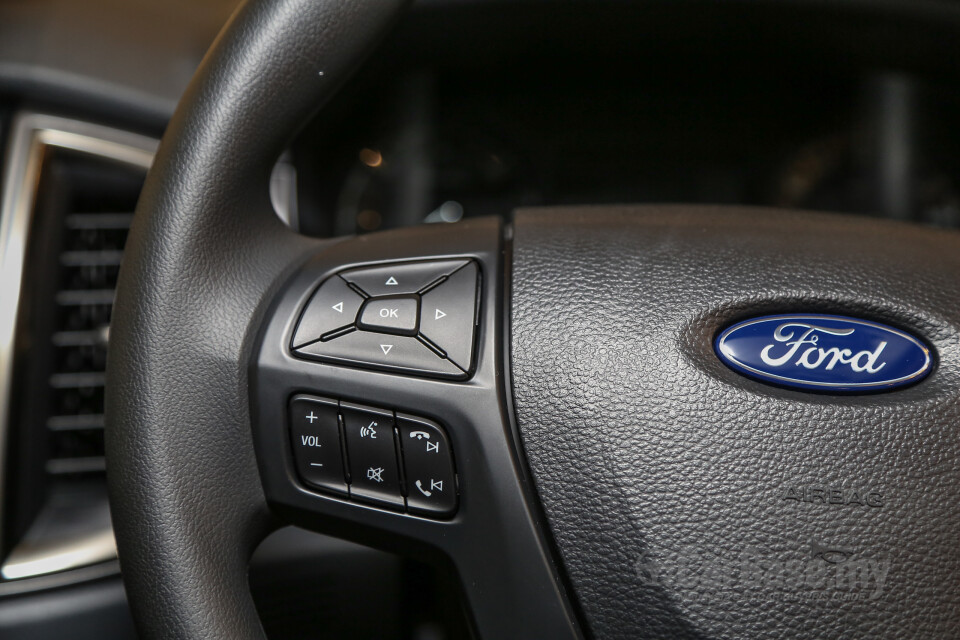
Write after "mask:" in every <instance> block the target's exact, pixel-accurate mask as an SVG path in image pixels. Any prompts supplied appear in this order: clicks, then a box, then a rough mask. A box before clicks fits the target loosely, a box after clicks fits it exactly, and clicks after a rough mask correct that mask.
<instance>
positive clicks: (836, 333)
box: [714, 314, 933, 393]
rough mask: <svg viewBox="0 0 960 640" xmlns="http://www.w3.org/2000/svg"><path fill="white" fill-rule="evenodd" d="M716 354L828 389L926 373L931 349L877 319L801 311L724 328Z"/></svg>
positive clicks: (755, 372) (862, 387) (784, 380)
mask: <svg viewBox="0 0 960 640" xmlns="http://www.w3.org/2000/svg"><path fill="white" fill-rule="evenodd" d="M714 349H715V350H716V352H717V355H718V356H719V357H720V359H721V360H723V362H724V363H726V364H727V365H728V366H729V367H730V368H732V369H733V370H734V371H736V372H738V373H742V374H744V375H747V376H750V377H751V378H756V379H758V380H760V381H762V382H768V383H770V384H776V385H781V386H785V387H794V388H797V389H807V390H817V391H825V392H846V393H851V392H858V391H859V392H864V393H866V392H870V391H883V390H889V389H895V388H897V387H901V386H903V385H907V384H911V383H914V382H917V381H918V380H921V379H923V377H924V376H926V375H927V374H928V373H930V369H931V368H932V366H933V358H932V356H931V354H930V349H929V347H927V346H926V345H925V344H924V343H923V342H921V341H920V340H918V339H917V338H914V337H913V336H911V335H909V334H907V333H904V332H903V331H900V330H899V329H894V328H893V327H888V326H886V325H883V324H879V323H877V322H868V321H866V320H857V319H856V318H847V317H845V316H832V315H815V314H798V315H781V316H764V317H761V318H753V319H751V320H745V321H743V322H739V323H737V324H735V325H733V326H732V327H728V328H727V329H726V330H725V331H723V333H721V334H720V335H719V336H718V337H717V339H716V341H715V343H714Z"/></svg>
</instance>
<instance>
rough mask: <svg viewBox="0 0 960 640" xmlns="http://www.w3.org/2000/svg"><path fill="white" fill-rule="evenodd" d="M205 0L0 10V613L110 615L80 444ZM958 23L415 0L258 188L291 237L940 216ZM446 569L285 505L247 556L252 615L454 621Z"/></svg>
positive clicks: (105, 520)
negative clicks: (308, 522) (777, 211)
mask: <svg viewBox="0 0 960 640" xmlns="http://www.w3.org/2000/svg"><path fill="white" fill-rule="evenodd" d="M235 4H236V3H235V2H233V1H232V0H204V1H202V2H195V1H188V0H171V1H167V2H148V1H146V0H135V1H131V0H128V1H121V0H83V1H77V0H73V1H66V0H64V1H58V0H34V1H18V0H15V1H13V2H6V3H4V4H3V5H2V6H0V142H2V144H3V147H4V156H3V157H4V160H3V182H2V189H3V193H2V198H3V200H2V202H3V204H2V210H0V215H2V218H0V263H2V265H3V273H2V280H0V293H2V297H3V307H4V308H3V309H0V342H2V344H0V635H2V636H3V637H5V638H7V637H9V638H20V637H24V638H26V637H31V638H33V639H34V640H36V639H37V638H47V637H51V638H52V637H62V635H63V631H64V629H70V630H71V633H70V635H71V637H77V638H95V637H96V638H105V637H106V638H132V637H134V631H133V626H132V622H131V619H130V616H129V612H128V609H127V606H126V601H125V596H124V593H123V588H122V584H121V582H120V578H119V575H120V567H119V564H118V562H117V560H116V548H115V545H114V543H113V538H112V531H111V525H110V514H109V507H108V503H107V494H106V485H105V473H107V472H108V470H109V460H106V459H105V457H104V454H103V432H104V429H105V428H108V427H107V426H105V425H104V423H103V418H102V415H103V393H104V367H105V355H106V350H107V347H108V345H109V321H110V308H111V304H112V299H113V297H112V296H113V288H114V287H115V284H116V278H117V272H118V270H119V268H120V263H121V260H122V257H123V247H124V242H125V239H126V233H127V230H128V228H129V225H130V220H131V217H132V212H133V209H134V207H135V205H136V201H137V197H138V195H139V191H140V188H141V186H142V184H143V179H144V176H145V175H146V171H147V170H148V169H149V166H150V163H151V161H152V158H153V154H154V153H155V151H156V148H157V145H158V144H159V140H160V138H161V137H162V133H163V130H164V127H165V126H166V124H167V122H168V121H169V119H170V117H171V116H172V114H173V112H174V109H175V106H176V103H177V100H178V99H179V96H180V95H181V94H182V93H183V92H184V91H185V90H187V87H188V83H189V80H190V77H191V75H192V73H193V70H194V69H195V68H196V66H197V64H198V63H199V61H200V59H201V58H202V56H203V54H204V52H205V51H206V49H207V47H208V46H209V44H210V43H211V42H212V41H213V39H214V37H215V36H216V33H217V31H218V30H219V29H220V27H221V26H222V25H223V24H224V23H225V22H226V20H227V19H228V18H229V15H230V14H231V12H232V11H233V10H234V8H235ZM958 35H960V5H958V4H956V3H954V2H948V1H934V0H930V1H924V2H908V1H904V2H897V1H892V0H891V1H885V0H884V1H877V2H855V1H849V2H847V1H844V2H834V3H822V2H812V1H811V2H801V1H797V2H788V3H777V2H756V3H750V2H684V3H667V2H635V3H625V2H613V1H610V2H607V1H604V2H574V1H566V2H537V1H523V0H514V1H504V0H497V1H486V2H485V1H480V0H477V1H469V0H428V1H424V2H419V3H417V4H416V5H415V7H414V10H413V11H412V12H411V13H410V14H409V15H408V16H407V17H405V18H404V20H403V22H402V24H400V25H399V27H398V28H397V30H396V31H395V33H393V34H392V35H391V36H390V38H389V40H388V41H387V42H385V43H384V44H383V45H382V46H381V47H380V48H379V49H378V50H377V51H376V52H375V53H374V55H373V57H372V58H371V60H370V61H369V62H368V64H366V65H365V66H364V67H363V69H362V70H360V72H359V73H358V74H357V75H356V76H355V77H354V78H353V79H351V80H350V81H349V82H348V84H347V85H346V86H345V87H344V88H343V90H342V91H341V92H340V93H339V94H338V95H337V97H336V98H335V99H334V100H333V101H331V102H330V103H329V104H326V105H317V107H318V110H319V111H318V114H317V116H316V117H315V118H314V119H313V120H312V122H311V123H310V124H309V125H308V126H307V127H306V128H305V129H303V130H302V131H301V132H300V133H299V134H298V135H297V136H296V138H295V139H293V140H291V141H290V144H289V146H288V148H287V150H286V151H285V153H284V154H283V155H282V156H281V157H280V158H279V159H278V161H277V164H276V167H275V169H274V173H273V179H272V182H271V198H272V200H273V203H274V207H275V209H276V211H277V214H278V215H279V216H280V217H281V218H282V219H283V220H284V221H285V222H286V223H287V224H289V225H290V226H291V227H293V228H295V229H297V230H298V231H300V232H301V233H304V234H307V235H312V236H317V237H340V236H348V235H354V234H361V235H362V234H366V233H371V232H375V231H379V230H385V229H394V228H399V227H407V226H414V225H419V224H446V223H452V222H457V221H459V220H462V219H465V218H471V217H480V216H490V215H493V216H502V217H504V218H506V219H509V217H510V215H511V212H512V211H513V210H515V209H517V208H519V207H527V206H540V205H567V204H570V205H575V204H583V203H591V204H605V203H609V204H613V203H645V202H683V203H710V204H740V205H757V206H770V207H781V208H792V209H798V208H799V209H813V210H823V211H832V212H837V213H838V214H851V215H866V216H874V217H881V218H891V219H898V220H908V221H913V222H916V223H920V224H924V225H929V226H934V227H943V228H960V122H958V121H957V118H956V117H955V114H956V113H957V111H958V107H960V91H958V87H960V84H958V82H957V80H958V75H960V69H958V65H957V62H956V55H955V51H954V49H955V42H956V38H957V37H958ZM321 107H322V109H321ZM324 357H325V356H324ZM462 368H463V367H462ZM463 369H464V370H466V369H469V363H468V364H467V365H466V367H465V368H463ZM459 373H461V371H459V370H458V371H456V372H454V374H459ZM305 401H309V402H314V403H317V404H316V406H322V405H324V402H327V403H328V404H329V401H328V400H324V399H306V400H305ZM334 404H335V401H334ZM305 406H306V405H305ZM310 406H314V405H310ZM430 428H436V427H430ZM437 433H438V434H440V433H441V432H439V431H438V432H437ZM305 464H309V461H308V462H306V463H305ZM451 465H452V462H451ZM451 473H452V472H451ZM328 489H330V487H328ZM331 490H334V491H336V490H337V488H336V487H333V488H332V489H331ZM425 495H427V494H425ZM372 499H373V500H374V501H375V500H378V499H379V500H381V502H382V501H384V499H383V498H382V496H381V497H379V498H378V497H377V496H374V497H373V498H372ZM387 502H389V500H387ZM451 508H452V507H451ZM305 554H306V556H307V557H309V558H311V560H309V561H306V562H305V561H304V556H305ZM451 584H452V577H451V576H450V575H448V574H447V573H445V570H444V568H442V567H433V566H430V565H426V564H423V563H421V562H419V561H416V560H413V559H409V558H404V557H401V556H398V555H393V554H390V553H386V552H383V551H374V550H372V549H367V548H365V547H361V546H358V545H355V544H350V543H346V542H342V541H338V540H336V539H333V538H327V537H323V536H318V535H314V534H309V533H306V532H304V531H299V530H295V529H285V530H283V531H281V532H279V533H278V534H275V535H274V536H273V537H272V538H271V539H269V540H268V541H267V542H266V543H265V544H264V545H263V547H262V548H261V550H260V551H259V552H258V555H257V557H256V558H255V561H254V564H253V566H252V567H251V585H252V589H253V592H254V595H255V599H256V601H257V604H258V608H259V611H260V614H261V617H262V619H263V620H264V624H265V626H266V628H267V631H268V632H269V633H270V634H271V637H278V638H280V637H283V638H300V637H303V638H307V637H311V638H319V637H351V638H423V639H427V638H445V637H449V638H455V637H462V636H463V635H465V634H466V631H465V629H466V628H467V626H468V623H467V621H465V619H464V613H463V611H462V610H461V603H460V602H459V600H458V598H457V595H456V592H455V589H451V588H450V585H451ZM372 602H373V603H377V606H378V611H379V615H378V616H377V617H375V618H374V617H371V616H369V615H368V614H367V611H368V607H369V605H368V603H372Z"/></svg>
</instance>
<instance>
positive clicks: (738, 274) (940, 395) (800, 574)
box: [511, 206, 960, 639]
mask: <svg viewBox="0 0 960 640" xmlns="http://www.w3.org/2000/svg"><path fill="white" fill-rule="evenodd" d="M512 260H513V282H512V303H511V304H512V319H511V331H512V337H511V351H512V366H513V385H514V395H515V405H516V415H517V422H518V425H519V429H520V432H521V435H522V441H523V446H524V449H525V451H526V454H527V456H528V458H529V463H530V466H531V468H532V472H533V476H534V478H535V481H536V485H537V488H538V491H539V494H540V496H541V499H542V502H543V506H544V509H545V512H546V516H547V520H548V521H549V526H550V530H551V533H552V536H553V538H554V539H555V541H556V544H557V547H558V549H559V552H560V555H561V557H562V562H563V564H564V567H565V570H566V572H567V574H568V577H569V580H570V583H571V584H572V586H573V589H574V591H575V592H576V596H577V600H578V602H579V606H580V607H581V610H582V612H583V615H584V618H585V620H586V622H587V625H588V627H589V632H590V633H591V634H592V635H593V636H595V637H597V638H604V639H608V638H614V639H616V638H638V637H649V638H667V637H670V638H758V637H764V638H881V637H887V638H893V637H911V638H944V637H956V634H957V632H958V629H960V580H958V578H957V576H958V575H960V545H958V536H957V531H958V530H960V500H958V498H957V487H958V486H960V368H958V358H960V235H958V234H957V233H955V232H952V231H943V230H934V229H926V228H920V227H916V226H908V225H905V224H898V223H891V222H882V221H877V220H870V219H866V218H858V217H849V216H833V215H819V214H802V213H784V212H778V211H771V210H749V209H734V208H698V207H660V206H649V207H637V208H596V209H591V208H574V209H569V210H549V209H546V210H525V211H520V212H518V213H517V215H516V220H515V224H514V242H513V258H512ZM801 311H802V312H807V311H811V312H824V313H829V312H832V313H842V314H846V315H851V316H855V317H863V318H868V319H875V320H878V321H881V322H885V323H888V324H890V325H894V326H898V327H901V328H903V329H905V330H907V331H909V332H911V333H913V334H915V335H918V336H920V337H922V338H924V339H925V340H927V341H929V343H930V344H931V345H932V346H933V349H934V351H935V352H936V357H937V359H938V365H937V368H936V370H935V371H934V372H933V373H932V374H931V375H930V376H929V378H927V379H926V380H925V381H923V382H921V383H920V384H917V385H916V386H913V387H910V388H907V389H904V390H900V391H896V392H892V393H880V394H876V395H861V396H844V397H841V396H831V395H817V394H810V393H801V392H796V391H789V390H785V389H779V388H776V387H772V386H767V385H764V384H762V383H759V382H755V381H752V380H749V379H747V378H744V377H742V376H740V375H738V374H736V373H734V372H733V371H732V370H730V369H728V368H727V367H725V366H724V365H723V364H722V363H721V362H720V361H719V360H718V359H717V357H716V356H715V355H714V353H713V349H712V342H713V339H714V337H715V336H716V334H717V333H718V332H719V331H720V330H721V329H722V328H724V327H726V326H727V325H729V324H730V323H732V322H734V321H737V320H740V319H744V318H747V317H751V316H754V315H763V314H766V313H780V312H801ZM811 486H814V487H821V488H824V489H825V490H830V489H831V488H840V489H841V490H843V491H849V490H851V489H856V490H858V491H859V492H862V493H866V492H878V493H880V494H882V496H883V497H882V502H883V504H882V507H879V508H874V507H869V506H864V505H857V504H856V503H853V504H821V503H820V502H819V501H814V502H813V503H806V502H799V501H796V500H790V499H784V496H785V495H786V492H787V491H788V490H789V489H790V488H791V487H793V488H801V487H811Z"/></svg>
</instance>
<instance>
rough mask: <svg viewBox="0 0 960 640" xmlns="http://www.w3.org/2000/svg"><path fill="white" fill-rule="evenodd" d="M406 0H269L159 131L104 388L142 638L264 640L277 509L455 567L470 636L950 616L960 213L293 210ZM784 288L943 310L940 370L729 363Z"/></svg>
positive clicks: (958, 612) (825, 300)
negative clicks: (307, 219) (905, 373)
mask: <svg viewBox="0 0 960 640" xmlns="http://www.w3.org/2000/svg"><path fill="white" fill-rule="evenodd" d="M402 4H403V3H402V2H401V1H400V0H349V1H347V0H343V1H335V0H323V1H321V0H270V1H268V0H251V1H249V2H247V3H246V4H245V5H243V6H242V7H241V8H240V9H239V10H238V12H237V13H236V14H235V15H234V16H233V18H232V19H231V21H230V23H229V25H228V26H227V27H226V28H225V30H224V32H223V33H222V34H221V35H220V37H219V38H218V39H217V41H216V43H215V44H214V46H213V48H212V50H211V51H210V53H209V54H208V55H207V57H206V58H205V60H204V62H203V63H202V66H201V68H200V69H199V71H198V72H197V75H196V77H195V79H194V81H193V82H192V84H191V86H190V88H189V89H188V91H187V92H186V94H185V96H184V98H183V100H182V102H181V104H180V107H179V109H178V110H177V112H176V115H175V116H174V118H173V120H172V122H171V123H170V126H169V129H168V130H167V133H166V136H165V138H164V140H163V143H162V144H161V147H160V151H159V153H158V155H157V159H156V162H155V165H154V167H153V169H152V170H151V172H150V175H149V177H148V179H147V182H146V185H145V187H144V191H143V195H142V197H141V200H140V203H139V206H138V208H137V213H136V217H135V222H134V225H133V229H132V231H131V235H130V240H129V249H128V252H127V256H126V258H125V263H124V265H123V269H122V273H121V276H120V285H119V289H118V294H117V301H116V307H115V311H114V319H113V325H112V329H111V346H110V356H109V367H108V369H109V373H108V378H109V380H108V386H107V389H108V399H107V405H108V406H107V416H108V430H107V446H108V460H109V482H110V494H111V503H112V510H113V520H114V523H115V527H116V534H117V541H118V546H119V552H120V559H121V563H122V567H123V576H124V580H125V583H126V587H127V591H128V594H129V598H130V601H131V606H132V609H133V612H134V617H135V619H136V621H137V623H138V627H139V630H140V633H141V635H142V637H144V638H184V639H188V638H189V639H197V638H213V637H218V638H231V639H254V638H261V637H263V630H262V627H261V625H260V622H259V620H258V617H257V614H256V611H255V608H254V604H253V601H252V598H251V596H250V593H249V587H248V584H247V565H248V561H249V559H250V556H251V554H252V552H253V549H254V548H255V547H256V545H257V544H258V543H259V542H260V541H261V540H262V539H263V538H264V537H265V536H266V535H267V534H268V533H269V532H270V531H272V530H274V529H275V528H277V527H278V526H281V525H282V524H296V525H299V526H302V527H306V528H310V529H314V530H316V531H320V532H325V533H329V534H332V535H336V536H340V537H343V538H348V539H352V540H355V541H358V542H361V543H364V544H367V545H371V546H375V547H379V548H382V549H388V550H391V551H395V552H399V553H404V554H407V555H410V556H415V557H419V558H424V559H427V560H429V561H431V562H437V563H443V564H445V565H447V566H448V568H450V569H451V570H452V571H453V574H454V575H456V576H457V577H458V578H459V581H460V587H461V590H462V596H463V600H464V602H465V603H466V606H467V609H468V614H469V619H470V623H471V625H472V628H473V630H474V632H475V634H476V636H477V637H480V638H497V639H499V638H550V639H554V640H556V639H560V638H578V637H584V636H592V637H597V638H627V637H630V638H633V637H651V638H663V637H681V638H683V637H730V638H732V637H758V636H763V637H791V638H801V637H858V636H859V637H865V636H869V637H881V636H890V637H894V636H897V637H899V636H904V635H910V636H913V635H922V636H926V637H933V636H944V635H950V634H953V633H955V632H956V630H957V629H958V628H960V581H958V580H957V577H956V576H957V575H960V545H958V540H957V530H958V528H960V499H958V497H957V487H958V486H960V428H958V426H960V370H958V366H957V363H958V362H960V277H958V274H960V237H958V235H957V234H956V233H953V232H946V231H935V230H932V229H925V228H920V227H914V226H908V225H904V224H897V223H891V222H883V221H876V220H870V219H866V218H863V219H861V218H855V217H840V216H829V215H821V214H807V213H799V212H797V213H793V212H776V211H769V210H761V209H746V208H731V207H692V206H674V207H663V206H644V207H574V208H567V209H537V210H524V211H517V212H515V213H514V215H513V217H512V219H511V221H510V222H509V223H506V222H503V221H501V220H500V219H493V218H484V219H475V220H468V221H465V222H462V223H458V224H453V225H425V226H422V227H418V228H410V229H401V230H395V231H388V232H383V233H378V234H372V235H368V236H363V237H357V238H352V239H337V240H316V239H309V238H305V237H302V236H299V235H297V234H295V233H294V232H292V231H290V230H289V229H288V228H287V227H285V226H284V225H283V224H282V223H281V222H280V221H279V220H278V218H277V216H276V215H274V213H273V211H272V208H271V205H270V200H269V195H268V183H269V176H270V172H271V168H272V167H273V165H274V163H275V161H276V159H277V158H278V157H279V155H280V154H281V152H282V151H283V149H284V147H285V145H286V144H288V142H289V141H290V140H291V138H292V136H293V135H294V134H295V133H296V132H297V130H298V129H299V128H300V127H302V126H303V125H304V124H305V123H306V122H307V121H308V119H309V118H310V117H311V115H312V114H313V113H314V112H315V111H316V109H317V108H318V107H320V106H321V105H322V104H323V102H324V101H325V100H326V99H327V98H329V97H330V96H331V94H332V93H333V92H334V91H335V90H336V88H337V87H338V85H340V84H341V83H342V82H343V81H344V79H345V78H346V77H347V76H348V75H349V73H350V72H351V70H352V69H354V68H355V67H356V66H357V65H358V64H359V62H360V61H361V60H362V58H363V57H364V55H365V54H366V53H367V52H368V51H369V50H370V49H371V47H372V46H373V45H375V44H376V42H377V40H378V39H379V38H380V37H381V35H382V34H384V33H385V31H386V30H387V29H388V28H389V26H390V24H391V23H392V22H393V20H394V19H395V18H396V16H397V15H398V13H399V12H400V10H401V9H402ZM304 178H305V179H309V176H305V177H304ZM777 314H781V315H783V314H813V315H812V316H804V317H807V318H808V319H809V317H814V316H816V317H821V316H822V317H825V318H828V319H829V318H836V317H838V316H842V317H846V318H860V319H863V320H864V322H869V323H871V326H878V327H887V328H888V329H889V330H890V331H894V332H897V333H899V334H903V335H909V336H919V337H920V338H918V343H920V344H923V345H925V348H926V353H927V354H928V361H929V362H930V364H931V368H932V369H933V372H932V373H931V374H930V375H929V376H927V377H926V379H924V380H922V381H919V382H917V383H915V384H912V385H906V386H899V387H897V388H896V389H893V388H886V387H884V389H883V390H884V391H886V392H882V393H869V394H857V393H854V394H850V393H839V392H833V391H832V390H831V388H830V387H829V386H827V387H825V388H821V389H819V391H816V390H815V392H810V390H809V389H803V388H798V387H797V386H796V385H784V384H779V383H778V384H768V383H769V382H771V380H769V379H767V380H764V379H760V380H758V379H757V376H756V375H747V376H745V375H741V373H742V372H743V369H742V368H741V370H739V371H738V370H735V368H733V367H731V366H728V364H725V363H724V362H723V361H722V359H721V358H720V357H719V355H722V354H721V352H720V351H718V350H716V349H715V346H714V342H715V340H716V338H717V337H718V335H720V333H721V332H722V331H724V330H725V329H726V328H728V327H730V326H732V325H734V324H736V323H738V322H741V321H744V320H749V319H750V318H765V317H768V316H776V315H777ZM817 314H820V315H819V316H817ZM790 317H794V316H790ZM815 324H816V323H814V322H812V321H810V322H808V325H809V326H814V325H815ZM804 326H807V325H804ZM814 330H816V328H814ZM835 333H836V332H834V333H831V332H830V331H826V330H824V331H822V332H821V333H820V334H818V335H820V336H821V338H820V340H821V342H820V343H819V344H822V345H826V344H828V340H833V339H837V340H839V339H840V338H838V337H837V336H836V335H834V334H835ZM840 333H842V331H841V332H840ZM778 335H780V336H781V337H782V335H785V333H784V332H781V334H778ZM788 338H789V336H788ZM800 339H801V340H812V342H806V343H803V344H809V345H812V346H811V348H814V347H816V344H817V339H816V338H800ZM777 340H779V338H777ZM771 344H773V345H774V346H776V344H775V343H774V342H771ZM885 344H888V343H885ZM889 344H892V343H889ZM801 346H802V345H801ZM878 348H879V347H878ZM891 348H892V347H891ZM824 353H826V351H824ZM836 353H839V354H841V356H838V358H839V362H840V365H838V367H840V368H842V367H843V366H846V365H848V364H850V362H849V361H850V360H853V355H852V354H853V352H850V354H849V355H850V357H849V358H847V359H846V360H844V358H843V357H842V356H843V353H844V352H843V350H842V349H839V348H838V349H837V351H836ZM872 353H874V352H867V356H868V357H867V358H866V359H865V360H864V361H863V362H861V363H860V364H861V365H863V366H864V367H866V364H864V363H865V362H867V361H868V360H869V356H870V355H871V354H872ZM824 357H826V356H824ZM853 361H854V364H855V363H856V362H857V361H856V360H853ZM807 362H808V364H811V361H809V360H808V361H807ZM870 362H872V363H873V367H874V368H876V367H878V366H881V365H880V364H878V363H877V362H876V361H870ZM797 364H800V363H797ZM791 367H792V368H791V369H790V371H792V372H798V371H799V372H801V373H803V370H802V368H801V367H799V366H793V363H791ZM847 368H848V369H849V367H847ZM853 370H854V371H856V369H855V368H854V369H853ZM825 371H826V369H825V368H823V369H821V373H823V375H826V376H828V377H829V376H830V375H833V374H832V373H826V372H825ZM790 375H793V373H791V374H790ZM788 377H789V376H788ZM774 382H776V380H774Z"/></svg>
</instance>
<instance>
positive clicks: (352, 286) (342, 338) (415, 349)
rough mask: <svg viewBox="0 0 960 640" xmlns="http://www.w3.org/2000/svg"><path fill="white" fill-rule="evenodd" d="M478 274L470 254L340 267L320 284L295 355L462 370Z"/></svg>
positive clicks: (419, 371) (396, 367)
mask: <svg viewBox="0 0 960 640" xmlns="http://www.w3.org/2000/svg"><path fill="white" fill-rule="evenodd" d="M478 282H479V270H478V268H477V265H476V263H475V262H473V261H472V260H468V259H446V260H431V261H423V262H407V263H396V264H386V265H376V266H371V267H357V268H354V269H350V270H347V271H344V272H342V273H340V274H338V275H337V276H333V277H331V278H328V279H327V280H326V281H324V283H323V284H322V285H321V286H320V287H319V288H318V289H317V291H316V293H315V294H314V295H313V297H312V298H311V299H310V302H309V303H308V304H307V307H306V309H305V311H304V312H303V315H302V317H301V319H300V323H299V324H298V326H297V329H296V332H295V335H294V338H293V340H292V344H291V346H292V348H293V351H294V353H295V354H296V355H297V356H300V357H304V358H309V359H315V360H321V361H325V362H333V363H337V364H346V365H352V366H360V367H371V368H377V369H386V370H390V371H402V372H404V373H411V374H415V375H427V376H435V377H444V378H465V377H466V376H467V375H468V373H469V371H470V370H471V367H472V364H473V363H472V360H473V342H474V329H475V326H474V325H475V320H476V311H477V306H476V304H477V302H476V301H477V287H478ZM364 294H366V296H367V297H364Z"/></svg>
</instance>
